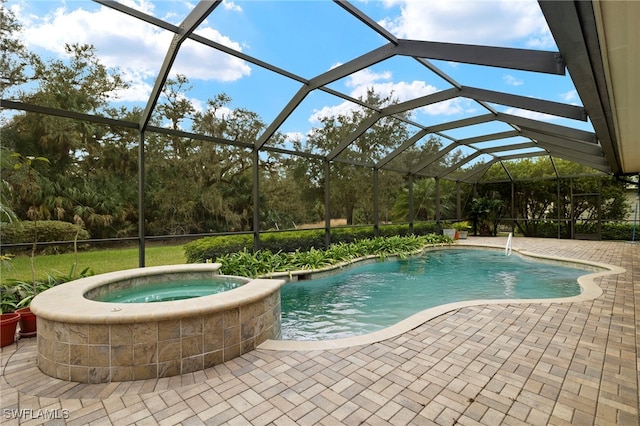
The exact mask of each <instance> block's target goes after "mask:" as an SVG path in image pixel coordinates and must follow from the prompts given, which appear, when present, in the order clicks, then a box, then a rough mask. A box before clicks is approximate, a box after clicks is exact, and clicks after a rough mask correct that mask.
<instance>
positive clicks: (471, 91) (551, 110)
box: [459, 86, 587, 121]
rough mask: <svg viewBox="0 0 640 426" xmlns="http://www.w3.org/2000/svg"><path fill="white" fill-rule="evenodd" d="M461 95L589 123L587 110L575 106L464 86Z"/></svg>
mask: <svg viewBox="0 0 640 426" xmlns="http://www.w3.org/2000/svg"><path fill="white" fill-rule="evenodd" d="M459 95H460V96H462V97H465V98H471V99H475V100H477V101H487V102H491V103H495V104H500V105H506V106H511V107H514V108H520V109H526V110H528V111H535V112H540V113H543V114H549V115H555V116H557V117H565V118H571V119H573V120H580V121H587V112H586V111H585V109H584V108H582V107H579V106H575V105H568V104H563V103H560V102H552V101H546V100H543V99H536V98H531V97H528V96H519V95H512V94H509V93H503V92H496V91H493V90H487V89H480V88H477V87H469V86H463V87H462V89H460V92H459Z"/></svg>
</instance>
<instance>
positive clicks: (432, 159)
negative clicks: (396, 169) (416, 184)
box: [409, 142, 458, 175]
mask: <svg viewBox="0 0 640 426" xmlns="http://www.w3.org/2000/svg"><path fill="white" fill-rule="evenodd" d="M455 148H458V144H457V143H455V142H453V143H451V144H449V145H447V146H446V147H445V148H443V149H441V150H440V151H438V152H435V153H433V154H431V155H430V156H429V157H427V159H426V160H424V161H423V162H422V163H420V164H418V165H417V166H415V167H414V168H412V169H411V170H410V171H409V173H410V174H412V175H415V174H418V173H419V172H420V171H422V170H424V169H426V168H427V167H429V166H430V165H431V164H433V163H435V162H436V161H438V160H439V159H440V158H442V157H444V156H445V155H447V154H448V153H449V152H451V151H453V150H454V149H455Z"/></svg>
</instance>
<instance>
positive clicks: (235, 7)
mask: <svg viewBox="0 0 640 426" xmlns="http://www.w3.org/2000/svg"><path fill="white" fill-rule="evenodd" d="M222 7H224V8H225V9H227V10H233V11H234V12H242V7H240V6H239V5H237V4H236V3H234V2H233V1H228V0H225V1H223V2H222Z"/></svg>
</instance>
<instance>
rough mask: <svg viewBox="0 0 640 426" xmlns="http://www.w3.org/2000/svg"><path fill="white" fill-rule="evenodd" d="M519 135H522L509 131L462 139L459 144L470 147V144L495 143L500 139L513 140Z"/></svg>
mask: <svg viewBox="0 0 640 426" xmlns="http://www.w3.org/2000/svg"><path fill="white" fill-rule="evenodd" d="M519 135H520V132H518V131H516V130H508V131H506V132H498V133H491V134H488V135H480V136H474V137H472V138H465V139H460V140H459V141H458V142H459V143H460V144H462V145H470V144H474V143H480V142H489V141H495V140H500V139H507V138H513V137H515V136H519Z"/></svg>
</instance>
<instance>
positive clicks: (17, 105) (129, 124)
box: [0, 99, 140, 129]
mask: <svg viewBox="0 0 640 426" xmlns="http://www.w3.org/2000/svg"><path fill="white" fill-rule="evenodd" d="M0 107H2V108H7V109H14V110H17V111H26V112H33V113H36V114H45V115H53V116H56V117H63V118H71V119H73V120H79V121H88V122H89V123H98V124H106V125H108V126H118V127H125V128H128V129H139V128H140V124H139V123H136V122H134V121H125V120H119V119H115V118H108V117H101V116H99V115H91V114H84V113H81V112H75V111H67V110H64V109H57V108H50V107H46V106H41V105H34V104H28V103H24V102H17V101H11V100H8V99H2V100H0Z"/></svg>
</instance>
